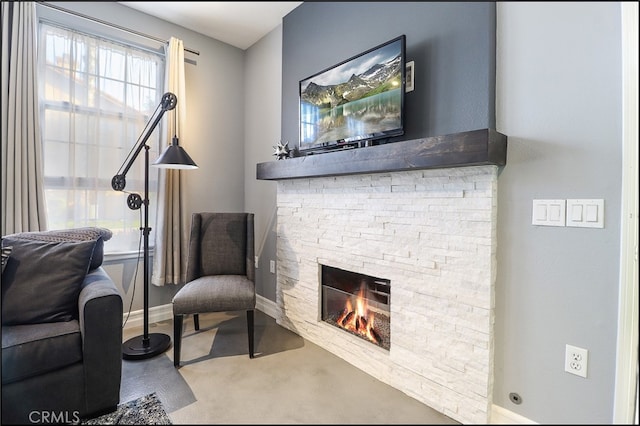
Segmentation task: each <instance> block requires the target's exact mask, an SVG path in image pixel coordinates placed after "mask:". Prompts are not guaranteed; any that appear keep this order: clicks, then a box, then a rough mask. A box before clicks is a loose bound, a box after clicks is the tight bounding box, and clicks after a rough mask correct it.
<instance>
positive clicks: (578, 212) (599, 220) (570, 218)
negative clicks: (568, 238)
mask: <svg viewBox="0 0 640 426" xmlns="http://www.w3.org/2000/svg"><path fill="white" fill-rule="evenodd" d="M567 226H572V227H579V228H604V200H600V199H595V200H593V199H568V200H567Z"/></svg>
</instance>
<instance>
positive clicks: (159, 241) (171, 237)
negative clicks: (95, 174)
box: [151, 37, 190, 286]
mask: <svg viewBox="0 0 640 426" xmlns="http://www.w3.org/2000/svg"><path fill="white" fill-rule="evenodd" d="M165 75H166V82H167V84H166V87H167V91H169V92H171V93H173V94H174V95H176V97H177V98H178V102H177V105H176V108H175V111H168V112H167V114H166V116H165V117H166V119H165V120H166V123H167V129H168V131H167V132H166V136H167V141H166V142H167V145H170V144H171V142H172V138H173V136H174V135H175V136H178V137H180V130H181V129H184V128H185V119H186V116H187V110H186V90H185V76H184V45H183V42H182V40H179V39H177V38H175V37H171V39H170V40H169V44H168V55H167V69H166V74H165ZM182 186H183V182H182V176H181V171H180V170H173V169H161V171H160V182H159V188H158V190H159V193H158V213H157V218H158V219H157V223H156V231H155V232H156V243H155V251H154V256H153V272H152V276H151V283H152V284H154V285H156V286H163V285H165V284H182V283H184V281H185V275H186V261H187V249H188V235H189V226H190V217H188V215H186V214H185V203H184V198H183V197H182Z"/></svg>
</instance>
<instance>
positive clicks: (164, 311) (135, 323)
mask: <svg viewBox="0 0 640 426" xmlns="http://www.w3.org/2000/svg"><path fill="white" fill-rule="evenodd" d="M172 318H173V305H172V304H171V303H167V304H166V305H160V306H154V307H152V308H149V324H153V323H154V322H158V321H165V320H169V319H172ZM125 321H126V323H125V324H124V329H125V330H126V329H128V328H133V327H143V326H144V310H143V309H140V310H138V311H132V312H131V314H130V315H129V319H127V313H126V312H125V313H124V315H123V319H122V322H123V323H124V322H125Z"/></svg>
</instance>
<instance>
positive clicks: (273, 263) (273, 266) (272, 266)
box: [269, 260, 276, 274]
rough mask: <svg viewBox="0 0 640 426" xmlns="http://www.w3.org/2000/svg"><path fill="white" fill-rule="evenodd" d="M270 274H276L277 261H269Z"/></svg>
mask: <svg viewBox="0 0 640 426" xmlns="http://www.w3.org/2000/svg"><path fill="white" fill-rule="evenodd" d="M269 272H271V273H272V274H275V273H276V261H275V260H270V261H269Z"/></svg>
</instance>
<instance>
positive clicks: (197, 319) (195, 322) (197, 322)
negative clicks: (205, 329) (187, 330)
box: [193, 314, 200, 331]
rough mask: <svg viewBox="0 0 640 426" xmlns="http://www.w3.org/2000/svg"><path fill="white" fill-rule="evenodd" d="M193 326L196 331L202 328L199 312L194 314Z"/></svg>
mask: <svg viewBox="0 0 640 426" xmlns="http://www.w3.org/2000/svg"><path fill="white" fill-rule="evenodd" d="M193 326H194V327H195V329H196V331H198V330H200V316H199V315H198V314H193Z"/></svg>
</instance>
